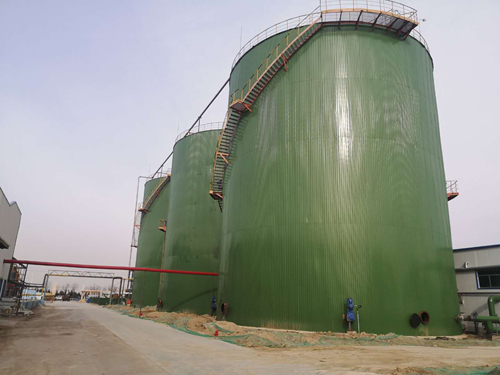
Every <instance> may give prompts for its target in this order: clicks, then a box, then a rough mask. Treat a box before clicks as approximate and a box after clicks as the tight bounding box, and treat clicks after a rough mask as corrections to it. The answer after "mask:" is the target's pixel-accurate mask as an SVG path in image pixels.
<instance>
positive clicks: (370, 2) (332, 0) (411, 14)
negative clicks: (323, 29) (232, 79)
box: [231, 0, 430, 68]
mask: <svg viewBox="0 0 500 375" xmlns="http://www.w3.org/2000/svg"><path fill="white" fill-rule="evenodd" d="M316 10H317V15H318V16H319V14H320V13H324V14H325V13H335V12H337V13H340V12H348V11H349V10H351V11H360V10H370V13H374V12H380V13H385V14H388V15H393V16H396V17H398V18H403V19H408V20H410V21H411V22H414V23H416V24H418V23H419V19H418V15H417V10H416V9H414V8H412V7H410V6H408V5H405V4H402V3H399V2H396V1H390V0H321V2H320V6H319V7H318V8H317V9H316ZM316 10H315V11H314V12H316ZM311 15H312V16H313V17H312V18H313V19H311ZM316 18H317V17H316ZM314 19H315V14H306V15H302V16H297V17H293V18H289V19H287V20H285V21H282V22H279V23H277V24H275V25H273V26H271V27H268V28H267V29H265V30H264V31H262V32H260V33H258V34H257V35H255V36H254V37H253V38H252V39H250V40H249V41H248V42H247V43H245V44H244V45H243V47H241V49H240V50H239V51H238V53H237V54H236V56H235V58H234V60H233V64H232V66H231V67H232V68H234V66H235V65H236V63H237V62H238V61H239V60H240V59H241V57H243V55H245V53H247V52H248V51H249V50H251V49H252V48H253V47H255V46H256V45H257V44H259V43H260V42H262V41H264V40H266V39H267V38H269V37H272V36H274V35H277V34H279V33H282V32H284V31H288V30H290V29H294V28H297V27H299V26H306V25H308V24H310V23H312V22H313V20H314ZM410 35H411V36H412V37H414V38H415V39H417V40H418V41H419V42H420V43H422V44H423V45H424V46H425V48H426V49H427V50H428V51H430V50H429V46H428V45H427V42H426V41H425V39H424V38H423V37H422V35H421V34H420V33H419V32H418V31H417V30H415V29H414V30H412V32H411V33H410Z"/></svg>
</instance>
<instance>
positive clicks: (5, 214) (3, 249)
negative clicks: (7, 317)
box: [0, 188, 21, 298]
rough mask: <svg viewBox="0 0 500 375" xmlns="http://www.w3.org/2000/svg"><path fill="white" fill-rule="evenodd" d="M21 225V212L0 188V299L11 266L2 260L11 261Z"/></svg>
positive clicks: (5, 286)
mask: <svg viewBox="0 0 500 375" xmlns="http://www.w3.org/2000/svg"><path fill="white" fill-rule="evenodd" d="M20 225H21V210H20V209H19V206H18V205H17V203H16V202H9V200H8V199H7V196H6V195H5V193H4V192H3V190H2V188H0V298H2V296H3V295H4V293H5V290H6V288H7V281H8V279H9V272H10V268H11V265H10V264H4V263H3V261H4V259H12V258H13V257H14V251H15V249H16V242H17V234H18V233H19V226H20Z"/></svg>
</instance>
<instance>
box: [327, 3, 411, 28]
mask: <svg viewBox="0 0 500 375" xmlns="http://www.w3.org/2000/svg"><path fill="white" fill-rule="evenodd" d="M320 8H321V11H322V12H323V11H327V12H329V11H337V10H343V11H347V10H348V9H353V10H354V9H360V10H361V9H363V10H371V11H373V10H376V11H379V12H382V13H388V14H391V15H395V16H397V17H399V18H406V19H408V20H411V21H413V22H415V23H418V17H417V10H416V9H415V8H412V7H410V6H408V5H405V4H402V3H398V2H396V1H390V0H321V1H320Z"/></svg>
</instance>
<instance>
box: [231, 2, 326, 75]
mask: <svg viewBox="0 0 500 375" xmlns="http://www.w3.org/2000/svg"><path fill="white" fill-rule="evenodd" d="M316 10H318V12H317V16H319V14H320V12H319V7H318V8H316ZM313 17H314V15H313ZM316 18H317V17H316ZM316 18H314V19H316ZM314 19H313V20H314ZM313 20H311V14H304V15H302V16H297V17H293V18H289V19H287V20H285V21H282V22H279V23H277V24H275V25H273V26H271V27H268V28H267V29H265V30H264V31H262V32H260V33H258V34H257V35H255V36H254V37H253V38H252V39H250V40H249V41H248V42H247V43H245V44H244V45H243V47H241V49H240V50H239V51H238V54H237V55H236V57H235V58H234V60H233V65H232V68H234V66H235V65H236V63H237V62H238V61H239V60H240V58H241V57H242V56H243V55H244V54H245V53H247V52H248V51H249V50H251V49H252V48H253V47H255V46H256V45H257V44H259V43H260V42H262V41H263V40H266V39H267V38H269V37H271V36H274V35H276V34H279V33H282V32H283V31H288V30H290V29H294V28H296V27H299V26H305V25H308V24H310V23H312V21H313Z"/></svg>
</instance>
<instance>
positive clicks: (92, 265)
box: [3, 259, 219, 276]
mask: <svg viewBox="0 0 500 375" xmlns="http://www.w3.org/2000/svg"><path fill="white" fill-rule="evenodd" d="M3 262H4V263H11V264H31V265H34V266H53V267H65V268H91V269H97V270H118V271H146V272H160V273H180V274H183V275H201V276H219V274H218V273H217V272H196V271H177V270H163V269H160V268H145V267H121V266H98V265H95V264H73V263H55V262H39V261H36V260H14V259H4V261H3Z"/></svg>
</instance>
